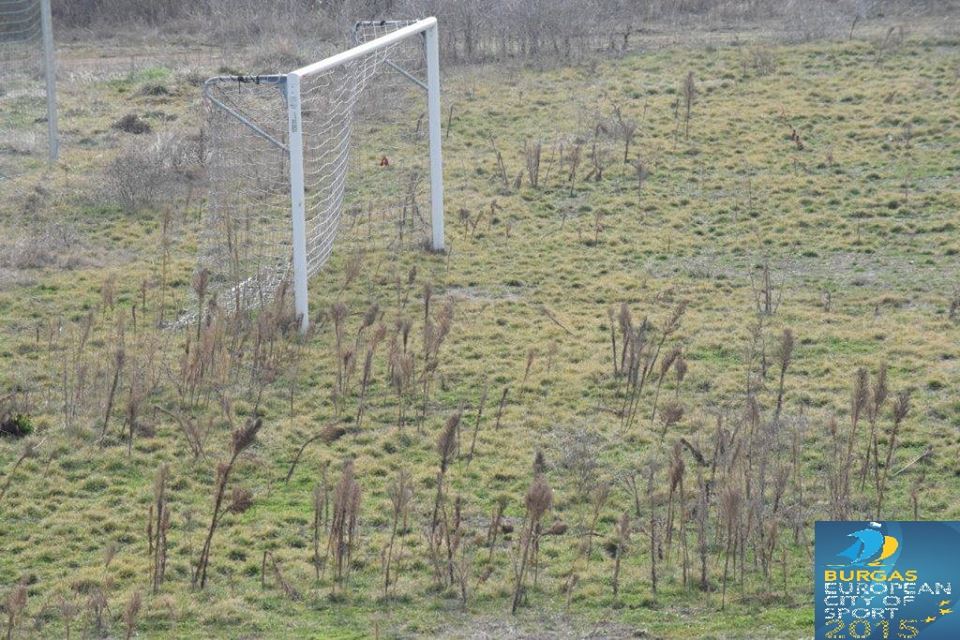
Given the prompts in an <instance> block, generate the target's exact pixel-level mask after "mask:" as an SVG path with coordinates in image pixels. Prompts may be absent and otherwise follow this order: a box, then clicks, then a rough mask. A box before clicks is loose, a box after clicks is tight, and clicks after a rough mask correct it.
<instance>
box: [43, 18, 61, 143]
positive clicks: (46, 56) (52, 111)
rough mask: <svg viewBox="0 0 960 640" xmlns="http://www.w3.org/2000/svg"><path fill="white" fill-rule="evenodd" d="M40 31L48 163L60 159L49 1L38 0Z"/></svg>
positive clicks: (55, 70)
mask: <svg viewBox="0 0 960 640" xmlns="http://www.w3.org/2000/svg"><path fill="white" fill-rule="evenodd" d="M40 30H41V31H42V32H43V67H44V73H43V75H44V76H45V77H46V81H47V138H48V140H49V142H48V148H49V153H50V162H56V161H57V158H59V157H60V132H59V130H58V127H57V69H56V58H55V57H54V55H53V18H52V17H51V13H50V0H40Z"/></svg>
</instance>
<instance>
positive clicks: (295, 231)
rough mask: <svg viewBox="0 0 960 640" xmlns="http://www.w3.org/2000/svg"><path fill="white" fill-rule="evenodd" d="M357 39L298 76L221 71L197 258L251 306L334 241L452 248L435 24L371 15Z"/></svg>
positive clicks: (300, 297) (302, 285) (309, 272)
mask: <svg viewBox="0 0 960 640" xmlns="http://www.w3.org/2000/svg"><path fill="white" fill-rule="evenodd" d="M353 37H354V43H355V46H353V47H352V48H350V49H348V50H346V51H342V52H340V53H336V54H335V55H332V56H330V57H327V58H325V59H323V60H320V61H319V62H315V63H313V64H309V65H307V66H304V67H301V68H298V69H296V70H294V71H290V72H288V73H280V74H271V75H256V76H217V77H214V78H211V79H209V80H207V82H206V83H205V85H204V97H205V103H206V107H207V114H208V118H207V122H208V129H209V134H210V146H211V149H210V157H209V173H210V194H209V199H208V203H207V207H206V210H205V213H204V224H203V232H202V233H203V237H202V238H201V247H200V261H199V263H200V264H199V268H200V269H201V270H204V271H205V272H206V282H207V283H208V285H207V286H208V292H209V294H211V295H210V298H212V299H215V300H216V304H217V306H218V307H219V308H220V309H222V310H224V311H228V312H231V313H240V312H244V311H248V310H251V309H254V308H256V307H259V306H262V305H263V304H264V303H266V302H269V301H272V300H275V299H276V298H277V296H278V295H287V291H288V289H289V287H290V285H292V293H293V300H294V309H295V312H296V314H297V316H298V320H299V322H300V328H301V330H306V329H307V327H308V326H309V322H310V315H309V312H310V308H309V304H308V282H309V278H310V277H311V276H313V275H315V274H316V273H318V272H319V271H320V269H321V268H322V267H323V265H324V264H325V263H326V262H327V261H328V260H329V258H330V256H331V254H332V252H333V248H334V243H335V242H336V243H337V245H338V246H344V247H345V248H347V247H349V248H350V250H353V251H356V252H358V253H359V254H361V257H362V255H363V254H364V253H365V252H367V251H372V250H373V249H375V248H376V249H382V250H386V251H388V252H391V253H395V252H396V251H398V250H400V249H402V248H403V247H405V246H418V247H425V248H430V249H432V250H434V251H442V250H443V249H444V231H443V175H442V168H443V165H442V160H441V153H440V144H441V136H440V118H441V114H440V68H439V53H438V48H439V43H438V38H437V21H436V19H435V18H426V19H423V20H418V21H410V22H400V21H383V22H361V23H357V25H356V27H355V28H354V32H353Z"/></svg>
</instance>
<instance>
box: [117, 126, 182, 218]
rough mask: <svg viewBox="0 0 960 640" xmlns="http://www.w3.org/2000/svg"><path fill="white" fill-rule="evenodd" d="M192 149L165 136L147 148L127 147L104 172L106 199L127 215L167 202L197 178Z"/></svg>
mask: <svg viewBox="0 0 960 640" xmlns="http://www.w3.org/2000/svg"><path fill="white" fill-rule="evenodd" d="M192 145H193V142H190V141H185V139H184V138H182V137H180V136H177V135H174V134H169V133H167V134H160V135H157V136H156V137H155V138H154V139H153V140H152V142H151V143H150V144H143V143H128V144H127V145H126V146H125V147H124V149H123V150H122V151H121V152H120V153H119V154H118V155H117V157H116V158H114V160H113V161H112V162H111V163H110V164H109V165H107V167H106V168H105V170H104V186H105V187H106V193H107V196H108V198H109V199H110V201H111V202H112V203H115V204H116V205H118V206H119V207H120V208H122V209H123V210H124V211H125V212H127V213H136V212H137V211H139V210H141V209H145V208H152V207H156V206H158V205H159V204H160V202H161V201H168V200H169V199H170V196H171V194H173V195H176V194H177V193H178V192H179V190H180V189H182V188H183V185H184V184H186V185H189V184H190V183H191V182H192V181H193V180H196V179H197V177H198V175H199V170H200V169H199V165H198V164H197V161H198V159H199V158H198V157H197V155H196V152H195V151H191V146H192ZM171 190H172V191H171Z"/></svg>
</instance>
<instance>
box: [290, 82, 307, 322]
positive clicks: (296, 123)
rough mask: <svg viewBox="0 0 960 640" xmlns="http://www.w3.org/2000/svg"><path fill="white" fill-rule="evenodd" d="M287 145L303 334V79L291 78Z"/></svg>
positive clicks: (295, 274)
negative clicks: (301, 112)
mask: <svg viewBox="0 0 960 640" xmlns="http://www.w3.org/2000/svg"><path fill="white" fill-rule="evenodd" d="M286 91H287V128H288V141H287V146H288V149H289V155H290V214H291V215H290V217H291V221H292V226H293V300H294V309H295V310H296V313H297V317H298V318H299V320H300V333H305V332H306V331H307V329H308V328H309V327H310V307H309V304H308V300H307V222H306V195H305V192H304V187H303V123H302V120H301V116H300V76H299V75H297V74H296V73H291V74H289V75H287V86H286Z"/></svg>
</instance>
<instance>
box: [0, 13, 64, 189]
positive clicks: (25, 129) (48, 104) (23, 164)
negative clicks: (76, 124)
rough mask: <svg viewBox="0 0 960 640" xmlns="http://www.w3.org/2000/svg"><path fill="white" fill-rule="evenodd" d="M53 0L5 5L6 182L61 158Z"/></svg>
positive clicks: (2, 137) (0, 81) (0, 65)
mask: <svg viewBox="0 0 960 640" xmlns="http://www.w3.org/2000/svg"><path fill="white" fill-rule="evenodd" d="M52 37H53V36H52V27H51V25H50V4H49V0H0V182H3V181H5V180H7V179H9V178H12V177H14V176H16V175H19V174H21V173H24V172H25V171H27V170H29V169H31V168H35V167H38V166H42V164H43V163H44V162H45V161H46V160H47V159H48V158H50V159H55V158H56V155H57V140H56V108H55V96H54V95H53V88H54V78H53V71H52V70H53V42H52Z"/></svg>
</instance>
